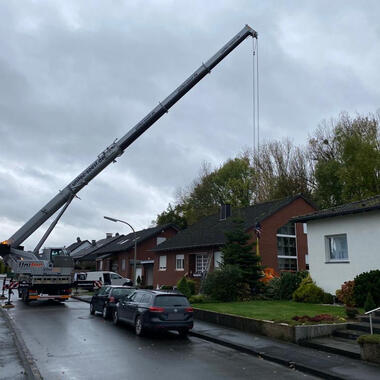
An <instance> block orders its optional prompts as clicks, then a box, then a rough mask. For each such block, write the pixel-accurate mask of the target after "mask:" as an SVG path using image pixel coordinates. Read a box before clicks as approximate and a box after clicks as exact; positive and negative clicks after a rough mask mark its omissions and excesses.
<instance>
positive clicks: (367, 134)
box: [155, 113, 380, 228]
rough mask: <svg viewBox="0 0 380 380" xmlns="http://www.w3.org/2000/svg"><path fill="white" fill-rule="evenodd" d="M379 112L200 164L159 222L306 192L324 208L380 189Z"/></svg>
mask: <svg viewBox="0 0 380 380" xmlns="http://www.w3.org/2000/svg"><path fill="white" fill-rule="evenodd" d="M379 122H380V115H379V114H368V115H357V116H355V117H351V116H349V115H348V114H347V113H342V114H340V115H339V117H338V118H337V119H335V120H331V121H329V122H327V121H324V122H322V123H321V124H320V125H319V127H318V128H317V129H316V130H315V131H314V133H313V134H312V135H311V136H309V138H308V142H307V144H306V146H297V145H295V144H294V143H293V142H292V141H291V140H290V139H284V140H281V141H269V142H266V143H265V144H263V145H262V146H260V149H259V150H258V151H257V152H256V153H255V154H252V152H243V153H241V154H240V155H239V156H237V157H235V158H231V159H229V160H227V161H226V162H225V163H223V164H222V165H221V166H220V167H218V168H215V169H211V167H210V165H209V164H207V163H204V164H202V166H201V170H200V174H199V176H198V177H197V178H196V179H195V180H194V181H193V183H192V184H191V185H190V186H188V187H187V188H181V189H179V190H178V193H177V197H176V202H175V204H169V205H168V207H167V209H166V210H165V211H163V212H162V213H161V214H159V215H157V219H156V221H155V222H156V223H157V224H166V223H176V224H177V225H178V226H179V227H180V228H185V227H186V226H187V225H190V224H193V223H195V222H197V221H198V220H199V219H201V218H203V217H204V216H207V215H210V214H213V213H215V212H217V210H218V208H219V206H220V204H221V203H229V204H231V205H232V206H233V207H236V208H240V207H246V206H250V205H253V204H255V203H258V202H264V201H268V200H272V199H278V198H283V197H286V196H290V195H295V194H299V193H302V194H304V195H305V196H307V197H309V198H310V199H311V200H313V201H314V202H315V203H316V204H317V205H318V206H319V207H320V208H328V207H333V206H337V205H340V204H343V203H347V202H353V201H358V200H360V199H364V198H368V197H371V196H374V195H378V194H380V127H379Z"/></svg>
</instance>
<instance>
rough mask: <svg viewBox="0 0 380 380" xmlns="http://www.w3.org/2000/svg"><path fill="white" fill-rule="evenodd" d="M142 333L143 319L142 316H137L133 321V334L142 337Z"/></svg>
mask: <svg viewBox="0 0 380 380" xmlns="http://www.w3.org/2000/svg"><path fill="white" fill-rule="evenodd" d="M144 332H145V330H144V323H143V319H142V316H141V315H139V316H138V317H137V318H136V321H135V333H136V335H137V336H143V335H144Z"/></svg>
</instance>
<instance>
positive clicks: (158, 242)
mask: <svg viewBox="0 0 380 380" xmlns="http://www.w3.org/2000/svg"><path fill="white" fill-rule="evenodd" d="M165 240H166V237H163V236H158V237H157V245H160V244H161V243H163V242H164V241H165Z"/></svg>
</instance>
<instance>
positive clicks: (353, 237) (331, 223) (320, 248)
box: [307, 211, 380, 294]
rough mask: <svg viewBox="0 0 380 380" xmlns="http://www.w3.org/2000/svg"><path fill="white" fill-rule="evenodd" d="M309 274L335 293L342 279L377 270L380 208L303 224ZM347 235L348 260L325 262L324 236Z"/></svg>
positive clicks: (318, 283) (379, 265) (379, 258)
mask: <svg viewBox="0 0 380 380" xmlns="http://www.w3.org/2000/svg"><path fill="white" fill-rule="evenodd" d="M307 232H308V234H307V241H308V247H309V265H310V275H311V277H312V279H313V280H314V281H315V282H316V283H317V285H318V286H320V287H321V288H323V289H324V291H326V292H328V293H332V294H335V291H336V290H337V289H340V287H341V285H342V284H343V283H344V282H345V281H349V280H353V279H354V277H355V276H356V275H358V274H360V273H362V272H367V271H369V270H372V269H380V211H370V212H366V213H360V214H353V215H347V216H339V217H334V218H326V219H320V220H311V221H309V222H308V223H307ZM335 234H347V246H348V261H349V262H348V263H326V246H325V236H326V235H335Z"/></svg>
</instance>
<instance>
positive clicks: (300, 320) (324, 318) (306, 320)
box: [292, 314, 338, 323]
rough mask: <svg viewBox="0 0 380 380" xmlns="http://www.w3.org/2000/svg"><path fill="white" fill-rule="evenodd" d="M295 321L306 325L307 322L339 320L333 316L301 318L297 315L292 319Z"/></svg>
mask: <svg viewBox="0 0 380 380" xmlns="http://www.w3.org/2000/svg"><path fill="white" fill-rule="evenodd" d="M292 319H293V320H294V321H297V322H301V323H305V322H316V323H318V322H335V321H336V320H337V319H338V318H337V317H336V316H335V315H331V314H318V315H316V316H314V317H309V316H308V315H303V316H302V317H299V316H298V315H296V316H295V317H293V318H292Z"/></svg>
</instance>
